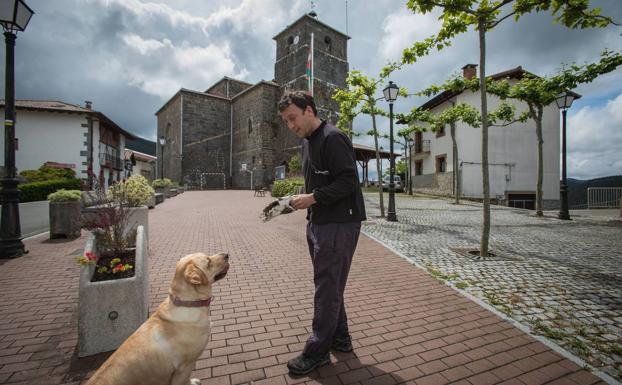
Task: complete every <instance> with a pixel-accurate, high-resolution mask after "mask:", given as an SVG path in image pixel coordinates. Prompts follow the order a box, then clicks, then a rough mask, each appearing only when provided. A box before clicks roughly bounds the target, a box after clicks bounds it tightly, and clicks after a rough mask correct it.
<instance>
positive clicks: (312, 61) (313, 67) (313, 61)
mask: <svg viewBox="0 0 622 385" xmlns="http://www.w3.org/2000/svg"><path fill="white" fill-rule="evenodd" d="M313 40H314V39H313V32H311V88H310V89H311V96H313V71H314V70H315V59H314V57H313V53H314V52H313Z"/></svg>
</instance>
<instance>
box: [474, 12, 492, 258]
mask: <svg viewBox="0 0 622 385" xmlns="http://www.w3.org/2000/svg"><path fill="white" fill-rule="evenodd" d="M477 25H478V32H479V84H480V88H479V89H480V93H481V95H480V96H481V102H482V189H483V193H484V204H483V206H484V207H483V223H482V238H481V240H480V246H479V252H480V255H481V256H482V257H488V240H489V238H490V180H489V174H488V100H487V95H486V19H485V18H484V17H480V18H479V20H478V23H477Z"/></svg>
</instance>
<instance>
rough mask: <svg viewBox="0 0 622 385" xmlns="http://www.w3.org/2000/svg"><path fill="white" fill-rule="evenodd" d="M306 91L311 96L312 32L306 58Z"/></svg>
mask: <svg viewBox="0 0 622 385" xmlns="http://www.w3.org/2000/svg"><path fill="white" fill-rule="evenodd" d="M307 89H308V90H309V94H310V95H311V96H313V32H312V33H311V45H310V46H309V55H308V56H307Z"/></svg>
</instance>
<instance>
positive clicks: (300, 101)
mask: <svg viewBox="0 0 622 385" xmlns="http://www.w3.org/2000/svg"><path fill="white" fill-rule="evenodd" d="M290 104H293V105H295V106H296V107H298V108H300V109H302V110H303V111H304V110H306V109H307V107H308V106H311V109H312V110H313V114H314V115H316V116H317V109H316V108H315V101H314V100H313V96H311V95H309V94H308V93H306V92H304V91H286V92H285V93H284V94H283V96H282V97H281V100H279V112H283V111H285V109H286V108H287V107H289V106H290Z"/></svg>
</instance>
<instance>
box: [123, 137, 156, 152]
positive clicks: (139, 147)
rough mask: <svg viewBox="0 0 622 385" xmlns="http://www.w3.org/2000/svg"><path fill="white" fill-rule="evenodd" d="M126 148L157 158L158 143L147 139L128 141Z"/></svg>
mask: <svg viewBox="0 0 622 385" xmlns="http://www.w3.org/2000/svg"><path fill="white" fill-rule="evenodd" d="M125 148H127V149H130V150H134V151H138V152H142V153H143V154H147V155H151V156H156V143H155V142H152V141H150V140H147V139H143V138H138V139H135V140H128V141H127V142H125Z"/></svg>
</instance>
